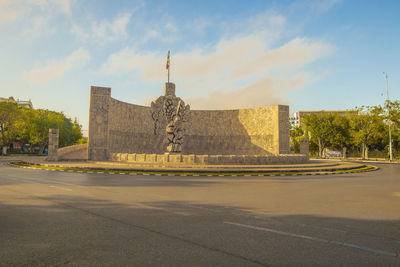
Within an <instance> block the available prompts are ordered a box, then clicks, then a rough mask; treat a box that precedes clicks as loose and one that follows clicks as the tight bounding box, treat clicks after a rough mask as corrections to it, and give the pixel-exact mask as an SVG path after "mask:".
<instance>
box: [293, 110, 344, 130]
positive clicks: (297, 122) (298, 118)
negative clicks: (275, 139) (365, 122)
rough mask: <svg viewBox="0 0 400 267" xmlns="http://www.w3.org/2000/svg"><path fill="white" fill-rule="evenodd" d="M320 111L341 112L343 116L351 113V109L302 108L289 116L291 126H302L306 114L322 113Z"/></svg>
mask: <svg viewBox="0 0 400 267" xmlns="http://www.w3.org/2000/svg"><path fill="white" fill-rule="evenodd" d="M320 113H328V114H332V113H333V114H339V115H342V116H347V115H349V114H351V111H348V110H302V111H297V112H295V113H293V115H292V116H291V117H290V118H289V119H290V125H291V126H293V127H294V126H301V125H302V124H303V123H304V121H303V120H304V115H311V114H315V115H317V114H320Z"/></svg>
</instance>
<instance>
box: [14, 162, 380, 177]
mask: <svg viewBox="0 0 400 267" xmlns="http://www.w3.org/2000/svg"><path fill="white" fill-rule="evenodd" d="M11 164H12V165H14V166H19V167H23V168H32V169H45V170H51V171H70V172H88V173H110V174H149V175H170V176H199V175H204V176H298V175H327V174H343V173H356V172H366V171H373V170H377V169H378V168H377V167H375V166H371V165H366V164H364V163H354V162H345V161H323V160H312V161H310V162H309V163H305V164H290V165H284V164H281V165H200V166H199V165H194V164H175V165H171V164H168V165H163V164H151V163H141V164H137V163H123V162H109V161H104V162H101V161H96V162H95V161H58V162H51V163H49V162H46V161H44V160H20V161H13V162H12V163H11Z"/></svg>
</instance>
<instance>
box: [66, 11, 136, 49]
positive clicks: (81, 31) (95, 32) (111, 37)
mask: <svg viewBox="0 0 400 267" xmlns="http://www.w3.org/2000/svg"><path fill="white" fill-rule="evenodd" d="M131 16H132V14H131V13H123V14H119V15H118V16H117V17H116V18H115V19H114V20H112V21H109V20H102V21H100V22H98V21H97V20H96V19H94V18H92V19H90V20H89V22H88V24H89V25H86V26H82V25H78V24H73V25H72V27H71V32H72V33H73V34H75V36H76V37H77V38H78V39H79V40H81V41H84V42H86V41H88V40H94V41H96V42H98V43H102V44H105V43H110V42H114V41H118V40H123V39H126V38H127V36H128V34H127V32H126V28H127V26H128V24H129V21H130V18H131Z"/></svg>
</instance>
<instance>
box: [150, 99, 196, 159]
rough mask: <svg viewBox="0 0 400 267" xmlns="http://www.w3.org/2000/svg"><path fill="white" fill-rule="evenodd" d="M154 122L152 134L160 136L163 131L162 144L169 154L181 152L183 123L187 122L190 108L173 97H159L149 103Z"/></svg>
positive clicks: (183, 132) (183, 133) (183, 131)
mask: <svg viewBox="0 0 400 267" xmlns="http://www.w3.org/2000/svg"><path fill="white" fill-rule="evenodd" d="M151 110H152V118H153V120H154V134H155V135H160V134H161V133H162V129H165V139H164V144H165V145H166V150H167V151H168V152H171V153H180V152H182V146H183V143H184V136H185V123H186V122H187V121H188V120H189V113H190V106H189V105H185V103H184V102H183V101H182V100H181V99H180V98H178V97H175V96H170V95H168V96H160V97H159V98H157V99H156V100H155V101H153V102H152V103H151Z"/></svg>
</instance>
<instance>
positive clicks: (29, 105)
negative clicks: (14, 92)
mask: <svg viewBox="0 0 400 267" xmlns="http://www.w3.org/2000/svg"><path fill="white" fill-rule="evenodd" d="M0 102H11V103H16V104H17V105H18V106H20V107H24V108H30V109H33V104H32V101H31V100H30V99H29V101H23V100H19V99H17V100H15V99H14V97H12V96H10V97H9V98H5V97H0Z"/></svg>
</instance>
